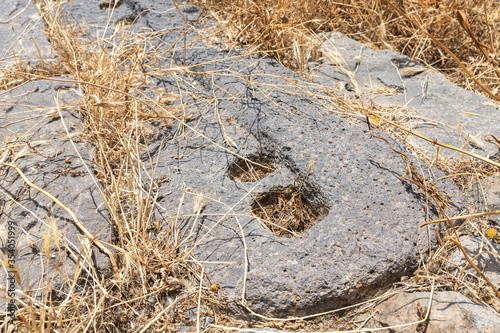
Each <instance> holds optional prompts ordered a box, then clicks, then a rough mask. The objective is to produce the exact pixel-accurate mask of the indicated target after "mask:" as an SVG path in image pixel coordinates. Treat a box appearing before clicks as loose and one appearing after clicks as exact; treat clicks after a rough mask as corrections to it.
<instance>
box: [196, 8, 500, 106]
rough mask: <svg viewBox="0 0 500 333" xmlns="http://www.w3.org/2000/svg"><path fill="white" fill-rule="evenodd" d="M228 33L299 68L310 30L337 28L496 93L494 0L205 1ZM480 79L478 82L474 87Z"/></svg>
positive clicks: (308, 53)
mask: <svg viewBox="0 0 500 333" xmlns="http://www.w3.org/2000/svg"><path fill="white" fill-rule="evenodd" d="M193 2H195V3H198V4H200V5H201V6H203V7H205V8H207V10H209V11H210V12H211V14H212V15H213V17H215V18H216V19H217V20H219V21H220V22H222V23H223V24H224V25H225V27H226V30H225V31H226V32H227V35H228V37H229V39H230V40H232V41H235V42H238V43H244V44H245V45H247V46H251V47H254V48H256V49H258V50H259V51H264V52H266V53H268V54H270V55H272V56H274V57H275V58H276V59H278V60H279V61H280V62H281V63H282V64H284V65H285V66H287V67H290V68H292V69H294V70H297V71H298V72H300V73H302V72H303V71H304V70H305V68H306V65H307V62H308V60H309V59H315V58H316V57H317V56H318V55H319V54H318V52H317V47H316V46H317V43H315V42H314V39H311V37H310V36H313V35H314V34H317V33H320V32H328V31H341V32H343V33H345V34H347V35H348V36H350V37H352V38H354V39H356V40H358V41H360V42H362V43H366V44H368V45H370V46H371V47H374V48H389V49H392V50H395V51H399V52H401V53H403V54H406V55H408V56H410V57H411V58H413V59H415V60H417V61H419V62H420V63H422V64H425V65H427V66H431V67H434V68H437V69H439V70H443V71H445V72H446V73H448V74H450V76H449V77H450V78H452V79H453V81H454V82H456V83H457V84H459V85H461V86H463V87H466V88H468V89H474V90H477V89H479V90H481V91H482V92H483V93H486V94H488V95H489V96H490V97H492V98H494V99H497V100H498V99H499V98H500V96H497V95H498V94H499V88H500V60H499V58H498V51H499V50H500V36H499V35H498V34H497V32H498V31H499V30H500V4H498V2H496V1H474V0H467V1H427V0H414V1H399V0H355V1H345V0H341V1H331V0H300V1H293V0H282V1H270V0H259V1H247V0H237V1H233V0H203V1H193ZM480 86H482V88H481V87H480Z"/></svg>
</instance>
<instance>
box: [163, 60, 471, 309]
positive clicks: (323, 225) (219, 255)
mask: <svg viewBox="0 0 500 333" xmlns="http://www.w3.org/2000/svg"><path fill="white" fill-rule="evenodd" d="M213 52H214V53H215V51H213ZM207 54H212V53H211V51H210V50H207V51H206V52H204V53H202V52H198V53H197V55H198V56H199V58H198V59H199V60H198V59H197V60H196V61H199V62H200V63H206V62H207V59H206V58H205V59H204V61H201V59H203V57H204V56H206V55H207ZM190 59H191V60H193V58H190ZM233 62H234V61H231V63H233ZM224 66H228V64H223V62H219V63H217V65H214V66H204V65H200V66H199V67H198V68H197V70H198V71H202V70H203V69H205V70H207V72H212V71H213V70H215V69H217V70H218V73H221V74H222V75H220V76H218V77H214V79H213V80H214V86H216V87H218V89H216V91H215V94H216V95H217V96H218V98H219V104H218V106H219V112H221V116H222V117H226V116H228V117H231V119H233V122H234V123H236V124H237V125H238V129H239V131H240V132H242V131H247V132H248V135H247V136H248V137H250V138H252V140H249V141H248V144H247V145H246V146H244V149H243V150H242V151H241V152H239V153H240V155H244V156H248V157H253V156H256V155H257V156H261V160H268V161H270V163H271V164H272V165H273V169H274V171H273V172H272V173H271V174H270V175H268V176H267V177H265V178H263V179H261V180H259V181H256V182H253V183H240V182H234V181H231V179H230V177H229V170H231V168H232V166H233V165H234V163H235V162H236V163H237V158H234V157H232V158H231V156H229V154H227V152H223V151H220V150H219V152H217V151H214V150H212V149H211V151H210V152H208V151H205V152H201V151H200V152H196V153H195V152H194V151H191V152H190V149H189V148H188V147H187V146H184V145H182V151H183V152H184V153H183V155H186V156H191V157H190V158H189V161H187V160H186V159H184V158H180V159H179V160H177V161H176V162H174V163H172V162H170V161H171V160H172V159H171V158H170V159H164V158H161V159H160V160H161V161H162V163H165V165H178V167H177V173H178V174H179V175H178V176H176V178H175V179H179V180H180V179H182V183H183V184H186V187H189V188H190V189H193V191H194V192H197V191H201V192H202V193H204V194H206V195H210V194H212V195H214V196H215V198H216V199H217V201H218V202H221V203H224V205H222V204H219V203H215V202H210V203H208V204H207V206H206V207H205V210H204V211H203V213H204V214H207V216H205V217H204V218H201V219H200V220H198V221H197V224H195V227H196V228H197V229H196V232H195V236H194V241H193V243H194V244H196V247H195V248H194V249H193V253H195V254H196V256H197V258H199V259H200V260H203V261H206V262H208V263H207V265H206V266H207V272H208V273H209V275H210V276H211V279H212V281H216V282H217V283H219V284H220V285H221V287H222V290H223V291H224V292H225V293H226V294H227V296H228V298H229V299H230V300H231V301H232V303H231V304H232V305H233V306H235V307H236V304H237V302H238V301H239V299H240V297H241V295H242V293H243V292H244V291H245V298H246V301H247V302H248V303H247V304H248V306H249V307H250V308H252V309H254V310H256V311H258V312H261V313H267V314H270V315H275V316H283V315H290V314H295V315H301V314H306V313H310V312H311V311H323V310H328V309H332V308H335V307H340V306H342V305H345V304H351V303H354V302H357V301H359V300H361V299H364V298H366V297H369V296H370V295H373V294H374V293H376V292H377V291H379V290H380V289H384V288H386V287H387V286H388V285H390V283H391V282H393V281H397V280H398V279H399V278H401V277H402V276H403V275H408V274H411V272H412V271H413V270H414V269H415V268H416V267H417V266H418V262H419V260H420V256H421V255H422V254H423V252H424V251H425V250H426V249H428V247H429V244H428V243H427V240H428V239H429V237H432V236H429V235H428V234H427V230H421V229H420V227H419V224H420V223H422V222H424V221H425V220H426V219H427V218H433V217H434V216H437V215H436V210H435V207H432V206H431V208H430V209H427V207H428V205H427V201H426V199H425V195H424V194H423V193H422V192H421V191H420V190H419V189H418V188H416V187H415V186H413V185H412V184H411V183H409V182H406V181H403V180H402V179H401V178H400V177H401V176H406V174H405V170H406V165H405V163H403V161H402V159H401V156H400V155H398V154H397V153H395V152H393V151H392V150H391V149H390V147H389V146H388V145H387V144H386V143H385V142H383V141H382V140H379V139H375V138H372V137H371V136H370V134H369V132H368V130H367V128H366V125H361V124H358V125H354V124H349V123H348V122H347V121H346V120H344V119H342V118H340V117H338V116H334V115H331V114H327V113H325V112H324V111H323V110H322V109H321V108H320V107H318V106H317V105H315V104H313V101H312V100H311V99H310V98H309V97H307V96H304V95H302V96H301V95H300V94H299V92H298V91H296V90H294V89H293V87H292V85H290V86H286V85H284V84H283V81H282V80H281V77H286V78H288V79H289V80H297V81H300V80H301V78H299V77H297V76H296V75H295V74H293V73H292V72H290V71H288V70H287V69H285V68H282V67H279V66H276V64H275V63H274V61H273V60H270V59H262V60H260V61H255V60H252V59H248V58H242V59H240V60H239V61H238V62H237V63H235V64H233V66H232V69H231V71H232V73H233V75H229V73H228V72H227V73H225V72H224V70H223V68H224ZM214 67H216V68H214ZM226 68H228V67H226ZM234 73H238V75H235V74H234ZM260 73H267V74H269V73H272V74H273V76H270V75H266V74H260ZM223 74H227V75H223ZM274 75H275V76H274ZM250 78H251V81H252V84H249V83H248V82H249V79H250ZM285 86H286V89H283V90H282V89H280V88H285ZM269 87H276V88H274V89H273V88H269ZM230 96H239V99H238V102H237V103H234V102H233V101H232V100H231V98H230ZM211 126H212V128H214V132H215V129H216V128H217V125H216V123H215V122H212V123H211ZM228 128H231V126H230V125H227V126H226V130H227V129H228ZM377 134H378V135H382V136H384V134H381V133H377ZM239 135H241V136H245V134H244V133H242V134H239ZM218 137H219V138H220V139H222V138H223V136H222V134H219V135H218ZM385 137H386V138H387V140H389V142H390V143H391V145H392V146H393V147H395V148H396V149H398V150H403V148H402V147H401V146H399V145H398V144H397V143H396V142H394V141H393V140H391V139H390V138H388V137H387V136H385ZM200 140H201V139H200ZM212 140H216V137H215V136H214V137H213V139H212ZM238 141H241V140H238ZM218 142H220V144H222V140H220V141H218ZM205 144H206V145H209V144H208V142H205ZM196 146H197V147H201V146H203V145H202V144H198V145H196ZM167 151H168V149H167V150H165V153H167ZM172 155H173V153H172ZM196 156H200V159H199V162H196V161H194V160H193V159H195V158H196ZM181 163H185V164H184V165H190V167H189V168H187V169H184V167H183V166H180V165H181ZM311 163H312V166H311V168H310V169H309V166H310V165H311ZM210 164H213V165H212V166H211V165H210ZM165 165H164V166H162V168H164V167H165ZM224 165H225V166H224ZM421 169H422V170H426V169H427V166H425V165H421ZM159 172H160V173H161V172H163V171H162V169H161V168H160V169H159ZM433 172H434V174H435V175H436V176H437V177H439V176H438V175H442V174H441V173H440V172H438V171H436V170H433ZM422 173H423V174H425V175H426V176H427V177H430V176H429V175H428V174H427V173H426V172H425V171H422ZM175 179H174V181H172V184H176V183H177V180H175ZM438 186H439V188H440V189H442V190H446V191H447V192H448V193H449V194H450V195H451V197H452V198H453V200H454V201H455V203H458V206H460V207H463V200H461V194H460V192H459V191H458V189H456V188H455V187H454V186H453V184H452V183H451V182H449V181H442V182H438ZM286 190H291V191H295V190H297V191H299V192H300V193H301V194H302V199H303V201H304V202H305V203H306V204H308V205H309V206H310V207H312V210H313V211H314V212H315V213H316V214H317V215H316V217H315V218H314V219H315V222H316V224H314V226H312V227H311V228H310V229H308V230H306V231H305V232H303V233H302V234H301V236H300V237H292V238H283V237H277V236H276V235H275V234H273V233H272V232H270V231H269V230H268V229H266V228H264V227H263V225H262V223H261V222H259V221H258V220H257V219H255V218H253V216H252V209H255V207H257V206H258V205H259V204H264V203H263V202H262V201H261V202H259V200H260V199H261V198H263V197H265V196H269V195H270V196H272V195H276V193H279V192H280V191H286ZM249 193H250V194H249ZM167 200H168V199H167ZM170 200H171V199H170ZM256 202H257V203H256ZM457 208H458V207H454V209H453V211H454V213H456V212H457V211H458V210H459V209H457ZM191 213H192V212H191ZM224 214H227V215H228V216H229V217H227V216H226V217H225V218H222V216H223V215H224ZM452 214H453V213H452ZM214 215H215V216H218V217H217V218H213V217H211V216H214ZM232 215H234V217H231V216H232ZM191 223H194V222H192V221H191ZM186 225H189V226H190V225H192V224H190V223H186ZM431 235H432V233H431ZM245 245H246V250H247V251H246V252H245ZM245 253H246V254H245ZM245 256H246V260H247V263H246V262H245ZM213 262H221V263H231V262H233V264H212V263H213ZM246 264H247V265H248V266H245V265H246ZM245 269H247V271H246V280H245ZM244 286H245V287H246V288H245V290H244Z"/></svg>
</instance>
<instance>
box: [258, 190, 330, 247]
mask: <svg viewBox="0 0 500 333" xmlns="http://www.w3.org/2000/svg"><path fill="white" fill-rule="evenodd" d="M251 209H252V215H253V216H255V217H257V218H258V219H259V220H260V221H261V223H262V224H263V225H264V227H265V228H266V229H268V230H270V231H272V232H273V233H274V234H275V235H276V236H278V237H292V236H296V235H300V234H302V233H304V232H305V231H306V230H308V229H309V228H311V227H312V226H313V225H315V224H316V223H317V222H318V221H319V220H320V219H321V218H322V217H324V216H325V215H326V214H319V213H318V209H315V208H314V207H313V206H312V205H311V204H310V203H309V201H308V200H307V199H306V198H305V197H304V195H303V194H302V193H301V191H300V190H299V189H298V188H296V187H289V188H285V189H281V190H275V191H269V192H265V193H262V194H261V195H260V196H258V197H257V198H256V199H255V200H254V201H253V203H252V205H251ZM320 210H321V209H320ZM322 210H326V211H327V210H328V209H327V208H325V209H322Z"/></svg>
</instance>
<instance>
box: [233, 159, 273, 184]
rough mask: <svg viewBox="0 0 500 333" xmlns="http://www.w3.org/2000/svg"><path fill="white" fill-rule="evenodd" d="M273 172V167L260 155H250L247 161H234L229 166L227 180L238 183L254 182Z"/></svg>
mask: <svg viewBox="0 0 500 333" xmlns="http://www.w3.org/2000/svg"><path fill="white" fill-rule="evenodd" d="M249 161H250V162H249ZM251 162H254V163H256V164H253V163H251ZM273 171H274V166H273V165H272V164H271V161H270V160H269V159H268V158H266V157H264V156H261V155H252V156H248V157H247V160H244V159H241V158H238V159H237V160H236V161H234V162H233V163H232V164H231V165H230V166H229V178H230V179H231V180H234V181H240V182H256V181H259V180H261V179H263V178H265V177H267V176H268V175H270V174H271V173H272V172H273Z"/></svg>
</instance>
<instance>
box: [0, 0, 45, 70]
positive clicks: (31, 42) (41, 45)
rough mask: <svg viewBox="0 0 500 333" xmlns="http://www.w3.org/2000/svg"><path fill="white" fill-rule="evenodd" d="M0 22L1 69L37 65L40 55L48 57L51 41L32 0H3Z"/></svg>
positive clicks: (0, 5) (0, 9)
mask: <svg viewBox="0 0 500 333" xmlns="http://www.w3.org/2000/svg"><path fill="white" fill-rule="evenodd" d="M0 22H2V23H0V36H2V38H1V39H0V68H6V67H11V68H12V67H13V66H14V67H15V66H16V65H19V66H22V65H23V64H24V65H32V66H36V65H38V64H39V63H40V60H41V59H42V58H43V59H44V60H45V61H46V60H48V59H50V58H51V49H50V43H49V40H48V37H47V36H46V35H45V32H44V27H43V20H42V19H41V17H40V16H39V15H38V12H37V9H36V7H35V4H34V1H28V0H5V1H2V2H1V3H0Z"/></svg>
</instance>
